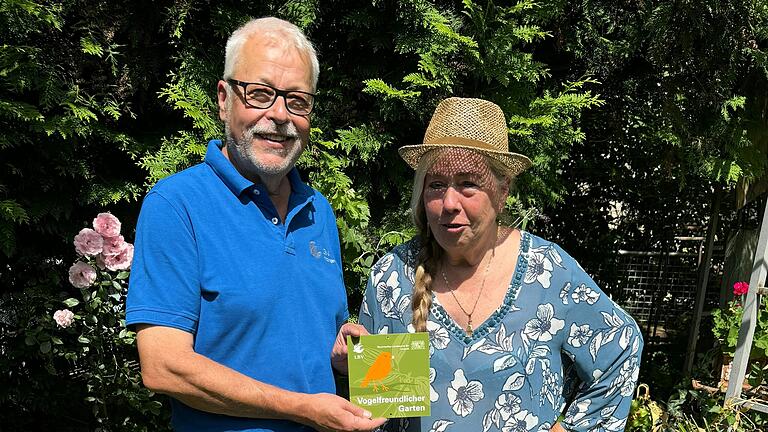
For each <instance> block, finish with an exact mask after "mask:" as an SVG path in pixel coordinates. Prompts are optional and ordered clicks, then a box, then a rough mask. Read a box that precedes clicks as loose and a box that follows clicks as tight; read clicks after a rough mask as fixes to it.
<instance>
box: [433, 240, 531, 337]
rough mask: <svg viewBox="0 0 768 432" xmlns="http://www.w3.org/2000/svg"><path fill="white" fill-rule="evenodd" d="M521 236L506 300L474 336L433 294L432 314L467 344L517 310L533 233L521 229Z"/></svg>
mask: <svg viewBox="0 0 768 432" xmlns="http://www.w3.org/2000/svg"><path fill="white" fill-rule="evenodd" d="M521 234H522V236H521V238H520V252H519V253H518V256H517V264H516V265H515V272H514V273H513V275H512V279H511V280H510V281H509V286H508V287H507V293H506V294H505V295H504V300H503V301H502V302H501V305H499V307H498V308H496V310H495V311H494V312H493V313H492V314H491V315H490V316H489V317H488V318H487V319H486V320H485V321H483V323H482V324H480V326H479V327H477V328H476V329H475V330H474V331H473V332H472V336H468V335H467V334H466V333H465V332H464V329H462V328H461V327H459V325H458V324H456V322H455V321H454V320H453V318H451V316H450V315H448V313H447V312H446V311H445V309H444V308H443V306H442V305H441V304H440V302H439V301H437V297H436V296H435V295H434V293H433V294H432V306H431V307H430V312H431V313H432V316H434V317H435V319H437V321H439V322H440V324H442V325H443V327H445V328H446V329H448V331H449V332H450V333H451V334H452V335H453V336H454V337H456V339H458V340H460V341H462V342H464V344H466V345H471V344H472V343H474V342H477V341H478V340H480V339H482V338H485V337H486V336H487V335H488V334H489V333H490V332H491V330H493V329H494V328H495V327H496V325H498V324H499V323H500V322H501V321H502V320H503V319H504V317H505V316H506V315H507V313H509V312H510V311H512V310H515V302H516V301H517V297H518V295H519V294H520V287H521V286H522V283H523V277H524V276H525V273H526V271H527V270H528V250H529V249H530V247H531V235H530V234H529V233H528V232H527V231H522V230H521Z"/></svg>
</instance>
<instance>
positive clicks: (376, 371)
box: [360, 351, 392, 391]
mask: <svg viewBox="0 0 768 432" xmlns="http://www.w3.org/2000/svg"><path fill="white" fill-rule="evenodd" d="M390 372H392V353H391V352H389V351H384V352H382V353H381V354H379V356H378V357H376V361H374V362H373V364H372V365H371V367H369V368H368V372H366V373H365V377H364V378H363V382H361V383H360V387H368V382H369V381H370V382H373V391H379V389H378V387H376V382H378V383H379V385H380V386H381V389H382V390H384V391H387V390H389V389H388V388H387V386H385V385H384V384H382V383H381V381H382V380H384V378H386V377H387V376H388V375H389V373H390Z"/></svg>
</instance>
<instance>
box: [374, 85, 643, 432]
mask: <svg viewBox="0 0 768 432" xmlns="http://www.w3.org/2000/svg"><path fill="white" fill-rule="evenodd" d="M400 155H401V156H402V157H403V159H404V160H405V161H406V162H407V163H408V164H409V165H410V166H411V167H413V168H414V169H415V170H416V175H415V180H414V187H413V195H412V199H411V210H412V213H413V219H414V222H415V224H416V226H417V227H418V230H419V236H418V237H417V238H415V239H413V240H411V241H409V242H407V243H405V244H402V245H400V246H398V247H396V248H395V249H394V250H393V251H392V252H390V253H389V254H387V255H385V256H384V257H383V258H382V259H381V260H379V261H378V262H377V263H376V264H375V265H374V266H373V268H372V269H371V276H370V279H369V281H368V286H367V290H366V294H365V298H364V301H363V304H362V307H361V310H360V323H361V324H363V325H364V326H365V327H366V329H367V330H368V331H369V332H371V333H404V332H414V331H428V332H429V335H430V345H431V346H430V353H431V354H430V355H431V358H430V364H431V368H430V381H431V389H430V390H431V401H432V407H431V416H430V417H423V418H411V419H399V420H397V419H393V420H391V421H390V422H389V423H388V424H387V425H386V426H385V428H386V429H387V430H397V431H402V430H406V431H425V432H426V431H459V432H465V431H489V430H491V431H493V430H501V431H503V432H512V431H515V432H518V431H520V432H522V431H549V430H563V429H565V430H569V431H598V430H599V431H621V430H624V426H625V423H626V418H627V413H628V411H629V407H630V402H631V400H632V393H633V389H634V387H635V383H636V381H637V376H638V369H639V363H640V354H641V350H642V345H643V341H642V337H641V335H640V330H639V328H638V326H637V324H636V323H635V321H634V320H633V319H632V318H631V317H630V316H629V315H627V314H626V313H625V312H624V311H622V310H621V309H620V308H619V307H618V306H617V305H616V304H615V303H614V302H613V301H611V299H610V298H608V296H607V295H606V294H604V293H603V292H602V291H601V290H600V288H598V287H597V286H596V284H595V283H594V282H593V281H592V279H591V278H590V277H589V276H588V275H587V274H586V273H585V272H584V270H582V269H581V267H580V266H579V265H578V264H577V263H576V261H575V260H574V259H573V258H571V257H570V256H569V255H568V254H567V253H565V252H564V251H563V250H562V249H561V248H560V247H559V246H558V245H556V244H554V243H551V242H548V241H546V240H543V239H541V238H539V237H537V236H535V235H532V234H530V233H527V232H523V231H520V230H518V229H514V228H510V227H505V226H501V225H499V223H498V222H497V216H498V215H499V214H500V213H501V212H502V210H503V208H504V205H505V201H506V197H507V194H508V192H509V187H510V183H511V181H512V180H513V179H514V178H515V177H516V176H517V175H519V174H520V173H521V172H522V171H523V170H525V169H526V168H528V167H529V166H530V165H531V162H530V160H529V159H528V158H527V157H525V156H523V155H519V154H515V153H510V152H509V148H508V141H507V123H506V120H505V119H504V113H503V112H502V110H501V108H499V107H498V106H497V105H495V104H493V103H491V102H488V101H485V100H481V99H464V98H449V99H446V100H444V101H442V102H441V103H440V104H439V105H438V107H437V109H436V110H435V113H434V115H433V117H432V120H431V121H430V123H429V126H428V128H427V132H426V135H425V137H424V143H423V144H419V145H411V146H405V147H402V148H401V149H400ZM566 364H568V365H571V366H572V371H571V372H570V373H569V372H568V371H567V370H566V369H567V368H566V366H565V365H566ZM569 374H570V375H569ZM575 375H578V377H579V380H577V381H580V382H579V384H580V385H579V386H578V388H577V389H575V392H574V393H573V396H571V397H569V401H570V405H569V407H568V408H567V411H566V412H565V413H564V415H565V417H564V419H563V420H562V421H561V422H560V423H557V419H558V416H559V415H560V414H561V413H563V410H564V409H565V406H566V397H565V395H566V394H569V392H568V391H566V390H564V388H565V387H567V385H568V384H573V381H574V380H572V379H568V377H569V376H575ZM564 377H565V378H564Z"/></svg>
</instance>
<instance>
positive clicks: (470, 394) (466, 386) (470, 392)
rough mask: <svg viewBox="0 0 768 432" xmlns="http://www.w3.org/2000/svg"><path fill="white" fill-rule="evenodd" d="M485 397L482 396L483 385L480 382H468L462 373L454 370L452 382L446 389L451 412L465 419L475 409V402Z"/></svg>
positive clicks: (459, 370)
mask: <svg viewBox="0 0 768 432" xmlns="http://www.w3.org/2000/svg"><path fill="white" fill-rule="evenodd" d="M483 397H485V394H483V384H481V383H480V381H469V382H467V378H466V377H465V376H464V371H463V370H461V369H456V371H455V372H454V373H453V381H451V386H450V387H448V403H450V404H451V407H452V408H453V412H455V413H456V414H458V415H460V416H462V417H466V416H468V415H470V414H472V411H473V410H474V408H475V402H478V401H479V400H480V399H482V398H483Z"/></svg>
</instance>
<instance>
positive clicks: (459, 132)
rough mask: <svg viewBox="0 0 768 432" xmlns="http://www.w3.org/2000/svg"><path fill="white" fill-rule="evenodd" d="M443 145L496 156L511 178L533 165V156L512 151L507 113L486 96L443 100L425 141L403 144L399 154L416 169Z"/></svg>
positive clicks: (431, 122) (428, 127)
mask: <svg viewBox="0 0 768 432" xmlns="http://www.w3.org/2000/svg"><path fill="white" fill-rule="evenodd" d="M441 148H462V149H469V150H472V151H475V152H477V153H480V154H483V155H486V156H488V157H491V158H493V159H496V160H498V161H499V162H501V163H502V164H503V165H504V166H506V167H507V172H506V174H507V175H509V176H510V177H516V176H517V175H518V174H520V173H521V172H523V171H525V170H526V169H527V168H529V167H530V166H531V160H530V159H528V158H527V157H525V156H523V155H521V154H517V153H511V152H510V151H509V140H508V137H507V121H506V119H505V118H504V112H503V111H502V110H501V108H500V107H499V106H498V105H496V104H495V103H493V102H489V101H487V100H483V99H472V98H458V97H452V98H448V99H445V100H443V101H442V102H440V103H439V104H438V105H437V108H435V113H434V114H432V120H430V121H429V126H427V132H426V134H424V143H423V144H417V145H408V146H403V147H400V149H398V153H400V156H401V157H402V158H403V159H404V160H405V162H406V163H408V165H410V166H411V168H413V169H416V168H417V167H418V166H419V160H421V157H422V156H424V155H425V154H426V153H427V152H429V151H430V150H435V149H441Z"/></svg>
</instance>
